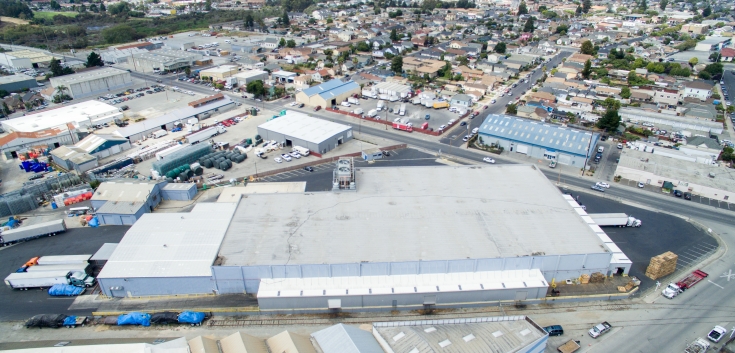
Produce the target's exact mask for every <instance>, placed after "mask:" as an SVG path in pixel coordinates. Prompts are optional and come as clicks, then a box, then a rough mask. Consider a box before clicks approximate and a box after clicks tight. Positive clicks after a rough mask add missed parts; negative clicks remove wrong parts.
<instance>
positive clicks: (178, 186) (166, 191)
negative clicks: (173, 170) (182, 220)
mask: <svg viewBox="0 0 735 353" xmlns="http://www.w3.org/2000/svg"><path fill="white" fill-rule="evenodd" d="M196 194H197V184H195V183H168V184H167V185H166V186H164V187H163V188H161V198H162V199H164V200H175V201H188V200H192V199H194V196H196Z"/></svg>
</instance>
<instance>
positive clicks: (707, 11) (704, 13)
mask: <svg viewBox="0 0 735 353" xmlns="http://www.w3.org/2000/svg"><path fill="white" fill-rule="evenodd" d="M711 14H712V7H711V6H709V5H707V7H705V8H704V10H702V17H709V15H711Z"/></svg>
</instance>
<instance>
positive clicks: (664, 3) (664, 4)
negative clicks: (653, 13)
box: [658, 0, 669, 11]
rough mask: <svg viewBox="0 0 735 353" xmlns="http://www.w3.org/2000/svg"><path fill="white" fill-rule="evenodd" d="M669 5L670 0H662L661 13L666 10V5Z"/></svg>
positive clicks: (660, 4)
mask: <svg viewBox="0 0 735 353" xmlns="http://www.w3.org/2000/svg"><path fill="white" fill-rule="evenodd" d="M668 4H669V0H661V1H660V2H659V3H658V8H659V9H661V11H663V10H666V5H668Z"/></svg>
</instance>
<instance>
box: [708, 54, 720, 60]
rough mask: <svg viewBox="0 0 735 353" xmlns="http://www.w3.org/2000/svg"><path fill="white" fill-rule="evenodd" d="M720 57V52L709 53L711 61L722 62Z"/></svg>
mask: <svg viewBox="0 0 735 353" xmlns="http://www.w3.org/2000/svg"><path fill="white" fill-rule="evenodd" d="M720 57H721V55H720V53H719V52H716V53H712V54H710V55H709V61H714V62H720Z"/></svg>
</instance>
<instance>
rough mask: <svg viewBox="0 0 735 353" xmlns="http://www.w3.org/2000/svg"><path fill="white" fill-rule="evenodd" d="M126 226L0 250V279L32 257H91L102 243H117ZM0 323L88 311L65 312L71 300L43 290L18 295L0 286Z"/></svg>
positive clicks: (71, 231)
mask: <svg viewBox="0 0 735 353" xmlns="http://www.w3.org/2000/svg"><path fill="white" fill-rule="evenodd" d="M129 228H130V227H128V226H106V227H102V228H89V227H87V228H72V229H69V230H68V231H66V232H65V233H63V234H60V235H56V236H53V237H47V238H39V239H34V240H31V241H28V242H25V243H19V244H16V245H13V246H9V247H5V248H0V275H2V276H3V278H5V276H7V275H8V274H10V273H12V272H15V271H16V270H17V269H18V268H19V267H20V266H21V265H23V264H24V263H26V261H28V260H29V259H31V258H33V257H35V256H43V255H82V254H94V253H95V252H97V250H99V248H100V247H101V246H102V244H104V243H117V242H119V241H120V239H122V237H123V235H125V232H126V231H127V230H128V229H129ZM0 302H2V303H3V309H2V310H0V320H2V321H11V320H24V319H27V318H30V317H31V316H33V315H37V314H53V313H66V314H74V315H88V314H90V313H91V311H92V310H87V311H73V312H70V311H67V308H69V306H70V305H71V304H72V302H74V298H66V297H64V298H54V297H51V296H49V295H48V293H47V291H46V290H39V289H35V290H28V291H19V290H14V289H11V288H10V287H8V286H5V285H3V286H2V288H1V289H0Z"/></svg>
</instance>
